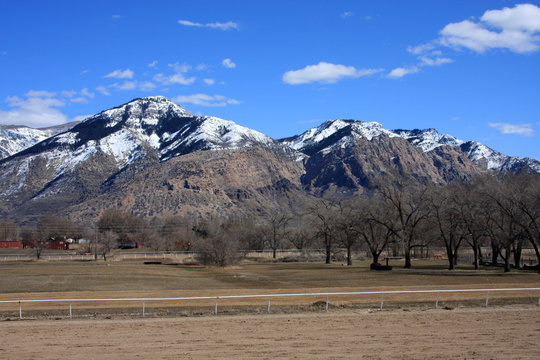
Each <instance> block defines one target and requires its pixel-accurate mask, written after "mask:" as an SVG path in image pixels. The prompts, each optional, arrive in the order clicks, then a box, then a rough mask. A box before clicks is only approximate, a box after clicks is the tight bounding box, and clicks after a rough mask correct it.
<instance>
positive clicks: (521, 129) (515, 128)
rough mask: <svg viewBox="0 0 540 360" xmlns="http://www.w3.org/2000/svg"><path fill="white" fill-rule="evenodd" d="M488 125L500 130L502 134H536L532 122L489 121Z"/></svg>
mask: <svg viewBox="0 0 540 360" xmlns="http://www.w3.org/2000/svg"><path fill="white" fill-rule="evenodd" d="M488 125H489V126H491V127H492V128H495V129H497V130H499V131H500V132H501V133H502V134H516V135H521V136H533V135H534V130H533V128H532V126H531V124H522V125H514V124H507V123H489V124H488Z"/></svg>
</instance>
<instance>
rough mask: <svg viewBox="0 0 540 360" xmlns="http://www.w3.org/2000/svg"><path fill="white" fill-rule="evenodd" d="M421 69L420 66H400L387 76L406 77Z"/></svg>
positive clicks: (391, 77)
mask: <svg viewBox="0 0 540 360" xmlns="http://www.w3.org/2000/svg"><path fill="white" fill-rule="evenodd" d="M419 71H420V69H419V68H418V66H411V67H408V68H404V67H398V68H395V69H393V70H392V71H390V73H389V74H388V75H386V77H388V78H390V79H399V78H402V77H404V76H405V75H409V74H414V73H417V72H419Z"/></svg>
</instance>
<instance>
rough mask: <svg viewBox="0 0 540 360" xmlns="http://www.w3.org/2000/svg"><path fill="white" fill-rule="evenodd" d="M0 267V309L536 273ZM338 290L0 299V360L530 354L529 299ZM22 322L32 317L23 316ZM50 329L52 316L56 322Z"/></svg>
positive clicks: (534, 325) (431, 283)
mask: <svg viewBox="0 0 540 360" xmlns="http://www.w3.org/2000/svg"><path fill="white" fill-rule="evenodd" d="M162 262H163V263H162V264H144V260H129V261H128V260H124V261H108V262H103V261H98V262H93V261H18V262H17V261H8V262H0V273H1V274H2V275H3V276H2V277H0V300H18V299H62V298H69V299H81V298H103V299H106V298H140V297H147V298H156V297H190V296H224V295H241V294H276V293H313V292H344V291H381V290H405V289H418V290H423V289H460V288H461V289H463V288H486V289H487V288H510V287H528V288H531V287H540V276H539V275H538V274H536V273H534V272H523V271H512V272H511V273H507V274H505V273H503V272H502V269H498V268H496V269H483V270H480V271H474V270H472V269H471V268H470V266H460V267H458V269H457V270H455V271H452V272H449V271H448V270H445V267H446V264H445V262H444V260H422V261H415V262H414V263H413V266H414V268H413V269H408V270H406V269H402V268H400V267H399V266H398V265H399V264H400V262H399V261H397V260H396V261H394V262H395V263H394V264H393V265H395V268H394V270H392V271H391V272H373V271H369V267H368V262H360V261H357V262H356V263H355V265H354V266H351V267H347V266H344V265H343V264H341V263H334V264H331V265H325V264H322V263H282V262H281V263H280V262H278V263H272V262H268V261H261V260H260V259H259V260H256V259H248V260H246V261H245V262H244V263H242V264H241V265H238V266H231V267H226V268H214V267H206V268H205V267H200V266H194V265H185V264H182V263H174V262H172V260H163V261H162ZM485 297H486V293H485V292H478V293H476V292H474V293H452V294H441V295H440V298H439V308H438V309H434V305H435V299H436V294H399V295H389V294H387V295H385V296H384V310H383V311H379V310H378V309H379V305H380V295H361V296H359V295H355V296H348V295H341V296H332V297H330V298H329V311H328V312H325V311H324V310H325V301H326V297H325V296H310V297H287V298H272V300H271V312H272V314H267V309H268V308H267V305H268V303H267V299H266V298H258V299H220V300H219V315H218V316H214V315H213V313H214V305H215V300H204V301H195V300H189V301H164V302H160V301H147V302H146V304H145V306H146V308H145V311H146V316H147V317H145V318H142V306H141V305H142V304H141V303H140V302H115V303H112V302H99V303H94V302H74V303H73V304H72V311H73V317H74V319H69V318H68V314H69V312H68V304H67V303H65V302H64V303H60V302H51V303H32V304H29V303H24V304H23V318H24V320H22V321H20V320H18V315H19V313H18V304H0V320H2V321H0V332H1V333H2V341H1V342H0V358H2V359H32V358H40V359H42V358H50V359H52V358H55V359H56V358H70V359H78V358H83V357H84V358H88V357H90V358H110V359H113V358H114V359H118V358H125V359H127V358H129V359H131V358H137V357H139V358H175V359H177V358H186V359H207V358H208V359H216V358H223V359H224V358H244V359H254V358H256V359H273V358H289V359H338V358H339V359H343V358H345V359H358V358H365V359H383V358H405V359H418V358H460V359H461V358H475V359H476V358H478V359H489V358H493V359H497V358H500V359H508V358H515V359H518V358H521V359H523V358H529V359H534V358H538V354H539V353H540V345H539V344H540V309H539V308H538V306H537V305H536V304H537V303H538V299H539V297H540V291H526V292H521V293H519V294H518V293H515V294H512V293H497V294H495V293H492V294H490V298H489V305H490V306H489V307H488V308H485V307H484V304H485ZM30 319H31V320H30ZM57 320H60V321H57Z"/></svg>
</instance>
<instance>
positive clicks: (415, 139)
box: [393, 129, 540, 173]
mask: <svg viewBox="0 0 540 360" xmlns="http://www.w3.org/2000/svg"><path fill="white" fill-rule="evenodd" d="M393 132H394V133H396V134H398V135H399V136H401V137H403V138H404V139H407V140H408V141H409V142H410V143H411V144H413V145H415V146H418V147H420V148H421V149H422V151H424V152H429V151H432V150H434V149H436V148H438V147H440V146H444V145H446V146H453V147H459V148H460V149H461V151H463V152H464V153H465V154H466V155H467V157H468V158H469V159H470V160H471V161H473V162H474V163H475V164H477V165H478V166H480V167H482V168H483V169H485V170H492V171H495V172H506V171H513V172H520V171H533V172H537V173H540V162H539V161H537V160H535V159H531V158H523V157H517V156H508V155H504V154H502V153H500V152H498V151H495V150H493V149H490V148H489V147H487V146H485V145H483V144H480V143H479V142H476V141H463V140H459V139H456V138H455V137H453V136H452V135H448V134H441V133H439V132H438V131H437V130H435V129H427V130H418V129H416V130H401V129H399V130H394V131H393Z"/></svg>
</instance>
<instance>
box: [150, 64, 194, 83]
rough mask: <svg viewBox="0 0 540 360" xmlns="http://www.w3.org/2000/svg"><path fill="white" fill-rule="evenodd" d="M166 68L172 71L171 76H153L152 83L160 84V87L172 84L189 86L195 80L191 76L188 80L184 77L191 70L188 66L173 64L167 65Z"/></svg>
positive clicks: (160, 74)
mask: <svg viewBox="0 0 540 360" xmlns="http://www.w3.org/2000/svg"><path fill="white" fill-rule="evenodd" d="M168 66H169V67H170V68H172V69H174V71H175V73H174V74H172V75H164V74H162V73H159V74H156V75H155V76H154V81H157V82H159V83H161V84H162V85H173V84H181V85H191V84H193V83H194V82H195V80H196V79H197V78H196V77H195V76H192V77H189V78H186V77H185V76H184V74H185V73H187V72H188V71H189V70H191V66H190V65H187V64H179V63H174V64H168Z"/></svg>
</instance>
